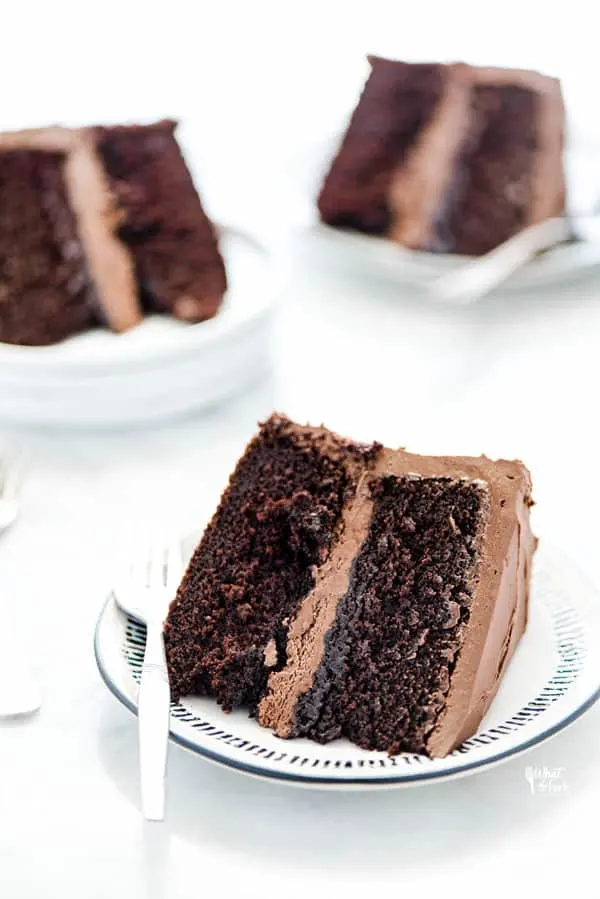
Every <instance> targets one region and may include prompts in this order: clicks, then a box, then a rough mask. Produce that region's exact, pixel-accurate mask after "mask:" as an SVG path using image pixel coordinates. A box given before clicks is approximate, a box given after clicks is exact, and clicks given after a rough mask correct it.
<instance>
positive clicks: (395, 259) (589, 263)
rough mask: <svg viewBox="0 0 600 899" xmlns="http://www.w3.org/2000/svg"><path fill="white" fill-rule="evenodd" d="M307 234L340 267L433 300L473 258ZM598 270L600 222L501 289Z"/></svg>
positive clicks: (360, 237) (322, 231) (335, 232)
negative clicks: (434, 290) (435, 285)
mask: <svg viewBox="0 0 600 899" xmlns="http://www.w3.org/2000/svg"><path fill="white" fill-rule="evenodd" d="M307 236H308V237H309V238H310V239H311V241H316V242H318V243H319V244H320V245H321V247H322V250H323V251H326V252H327V253H328V254H329V255H330V258H331V259H332V260H333V261H334V262H335V264H336V265H338V266H347V267H351V268H352V269H353V270H357V269H358V270H360V271H361V273H362V274H363V275H364V276H368V277H369V278H370V279H374V278H375V279H381V278H385V279H386V280H394V281H396V282H397V283H399V284H404V285H406V286H409V285H410V286H411V287H416V288H417V289H418V288H422V289H423V296H425V297H428V298H429V297H430V295H429V293H428V292H426V290H425V288H426V287H427V286H428V284H429V282H430V281H431V280H432V279H433V278H435V277H439V276H440V275H443V274H444V273H449V272H452V271H455V270H456V269H457V268H459V267H462V266H464V265H465V264H466V263H467V262H469V260H470V259H471V258H472V257H469V256H450V255H445V254H441V253H424V252H417V251H415V250H408V249H406V248H405V247H401V246H399V245H398V244H394V243H392V242H391V241H389V240H386V239H385V238H383V237H372V236H370V235H366V234H359V233H358V232H354V231H343V230H341V229H339V228H332V227H329V226H328V225H324V224H317V225H315V226H314V227H313V228H311V229H310V230H309V231H308V235H307ZM598 267H600V218H599V220H598V229H597V233H596V231H595V230H594V232H593V233H592V234H591V235H590V239H587V240H585V241H580V242H577V243H568V244H563V245H562V246H558V247H555V248H554V249H552V250H548V251H547V252H546V253H543V254H542V255H540V256H538V257H537V258H536V259H533V260H531V262H528V263H527V264H526V265H524V266H523V267H522V268H520V269H519V270H518V271H516V272H515V273H514V274H513V275H511V276H510V278H507V280H506V281H505V282H504V283H503V284H502V286H501V289H502V290H515V291H516V290H529V289H534V288H536V287H542V286H554V285H556V286H558V285H560V284H564V283H570V282H571V281H573V280H575V279H576V278H577V277H580V276H581V275H584V274H586V273H588V272H589V271H591V270H593V269H596V268H598ZM498 289H500V288H498ZM432 301H433V300H432Z"/></svg>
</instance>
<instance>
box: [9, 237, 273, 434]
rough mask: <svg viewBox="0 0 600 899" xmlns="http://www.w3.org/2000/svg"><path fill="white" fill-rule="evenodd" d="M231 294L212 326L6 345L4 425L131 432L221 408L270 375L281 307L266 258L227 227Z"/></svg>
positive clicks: (168, 323) (224, 242)
mask: <svg viewBox="0 0 600 899" xmlns="http://www.w3.org/2000/svg"><path fill="white" fill-rule="evenodd" d="M220 236H221V252H222V253H223V257H224V259H225V265H226V268H227V275H228V282H229V287H228V291H227V294H226V296H225V300H224V303H223V306H222V308H221V311H220V312H219V314H218V315H217V316H216V318H214V319H212V320H211V321H207V322H202V323H200V324H198V325H186V324H183V323H181V322H177V321H175V320H173V319H169V318H165V317H159V316H156V317H152V318H148V319H146V320H145V321H144V322H143V323H142V324H141V325H140V326H139V327H137V328H135V329H134V330H133V331H129V332H127V333H126V334H121V335H116V334H112V333H110V332H109V331H104V330H99V331H94V332H89V333H86V334H82V335H81V336H79V337H77V338H72V339H70V340H67V341H65V342H64V343H61V344H58V345H56V346H51V347H42V348H40V347H22V346H10V345H8V344H0V418H2V419H3V420H5V421H7V420H8V421H11V422H13V423H19V424H26V423H36V424H43V425H71V426H82V427H90V426H91V427H94V426H100V427H101V426H117V427H118V426H121V425H126V426H129V425H131V424H136V423H140V424H141V423H144V422H150V421H153V420H158V419H161V418H166V417H171V416H176V415H179V414H181V415H183V414H184V413H186V412H189V411H192V410H197V409H200V408H203V407H204V408H205V407H209V406H213V405H216V404H217V403H219V402H220V401H221V400H223V399H225V398H226V397H227V396H229V395H231V394H233V393H235V392H236V391H238V390H240V389H241V388H243V387H245V386H247V385H249V384H251V383H252V382H254V381H257V380H258V379H259V378H261V377H262V376H264V374H265V373H266V370H267V367H268V352H267V346H266V345H267V342H268V331H269V327H270V322H271V318H272V311H273V303H274V284H273V283H272V281H271V275H270V267H269V260H268V256H267V253H266V251H265V250H264V248H263V247H261V246H260V244H258V243H257V242H256V241H255V240H254V239H253V238H251V237H249V236H247V235H246V234H244V233H242V232H240V231H236V230H234V229H231V228H221V229H220Z"/></svg>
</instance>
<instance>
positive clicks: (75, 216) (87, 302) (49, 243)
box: [0, 121, 227, 345]
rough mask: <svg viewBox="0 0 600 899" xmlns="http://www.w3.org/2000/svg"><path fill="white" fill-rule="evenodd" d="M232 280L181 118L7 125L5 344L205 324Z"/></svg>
mask: <svg viewBox="0 0 600 899" xmlns="http://www.w3.org/2000/svg"><path fill="white" fill-rule="evenodd" d="M226 286H227V283H226V275H225V267H224V264H223V259H222V258H221V255H220V253H219V248H218V243H217V236H216V233H215V230H214V228H213V225H212V223H211V222H210V220H209V219H208V217H207V216H206V213H205V212H204V209H203V207H202V204H201V202H200V198H199V196H198V193H197V191H196V189H195V187H194V184H193V182H192V178H191V176H190V173H189V171H188V169H187V166H186V164H185V161H184V159H183V156H182V154H181V151H180V149H179V146H178V144H177V141H176V138H175V123H174V122H171V121H162V122H157V123H155V124H152V125H144V126H141V125H131V126H112V127H95V128H82V129H70V128H62V127H52V128H40V129H34V130H26V131H19V132H11V133H6V134H0V342H6V343H17V344H30V345H43V344H51V343H56V342H58V341H60V340H62V339H64V338H66V337H69V336H71V335H73V334H76V333H78V332H80V331H83V330H86V329H88V328H91V327H94V326H98V325H105V326H107V327H109V328H111V329H112V330H114V331H117V332H122V331H127V330H128V329H130V328H132V327H134V326H135V325H137V324H139V322H140V321H141V320H142V318H143V315H144V312H145V311H155V312H165V313H169V314H172V315H173V316H175V317H176V318H179V319H182V320H184V321H188V322H199V321H203V320H205V319H207V318H211V317H212V316H214V315H215V314H216V312H217V311H218V309H219V306H220V304H221V301H222V299H223V295H224V293H225V290H226Z"/></svg>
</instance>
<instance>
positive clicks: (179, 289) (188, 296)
mask: <svg viewBox="0 0 600 899" xmlns="http://www.w3.org/2000/svg"><path fill="white" fill-rule="evenodd" d="M175 127H176V123H175V122H171V121H163V122H157V123H155V124H153V125H144V126H141V125H131V126H119V127H102V128H100V127H98V128H95V129H93V131H92V134H93V140H94V142H95V145H96V148H97V151H98V154H99V156H100V158H101V160H102V163H103V165H104V167H105V169H106V172H107V175H108V178H109V182H110V187H111V190H112V192H113V194H114V195H115V197H116V199H117V203H118V206H119V209H120V213H121V215H120V221H119V223H118V235H119V237H120V239H121V240H122V241H123V242H124V244H125V245H126V246H127V247H128V249H129V251H130V252H131V254H132V256H133V259H134V262H135V270H136V274H137V278H138V281H139V284H140V289H141V295H142V299H143V302H144V304H145V306H146V307H147V308H148V309H150V310H152V311H159V312H170V313H172V314H173V315H175V316H176V317H177V318H180V319H183V320H185V321H190V322H198V321H203V320H204V319H208V318H212V317H213V316H214V315H215V314H216V312H217V310H218V308H219V306H220V305H221V301H222V299H223V295H224V293H225V290H226V287H227V283H226V276H225V267H224V265H223V260H222V258H221V255H220V253H219V249H218V244H217V238H216V235H215V232H214V229H213V226H212V224H211V222H210V220H209V219H208V218H207V216H206V214H205V212H204V210H203V208H202V204H201V202H200V198H199V197H198V194H197V192H196V189H195V187H194V184H193V182H192V178H191V176H190V173H189V171H188V169H187V166H186V164H185V161H184V159H183V156H182V155H181V151H180V149H179V146H178V144H177V141H176V140H175V136H174V131H175Z"/></svg>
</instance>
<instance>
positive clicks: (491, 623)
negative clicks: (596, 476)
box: [258, 450, 536, 756]
mask: <svg viewBox="0 0 600 899" xmlns="http://www.w3.org/2000/svg"><path fill="white" fill-rule="evenodd" d="M386 475H391V476H396V477H400V476H407V475H408V476H410V475H415V476H417V477H418V476H422V477H435V478H439V477H447V478H451V479H460V480H462V479H465V480H468V481H475V482H479V483H483V484H484V485H485V487H486V491H487V493H488V496H489V510H488V514H487V523H486V526H485V533H484V535H483V538H482V545H481V555H480V558H479V561H478V564H477V565H476V568H475V572H474V578H475V579H476V583H475V584H474V589H473V604H472V606H471V613H470V621H469V624H468V626H467V628H466V632H465V637H464V642H463V645H462V648H461V650H460V653H459V657H458V660H457V662H456V666H455V668H454V671H453V673H452V676H451V680H450V688H449V691H448V693H447V696H446V702H445V707H444V710H443V711H442V713H441V714H440V717H439V718H438V720H437V722H436V725H435V727H434V729H433V731H432V733H431V734H430V736H429V739H428V752H429V753H430V754H431V755H433V756H443V755H446V754H447V753H448V752H450V751H451V750H452V749H453V748H455V747H456V746H458V745H459V744H460V743H461V742H462V741H463V740H465V739H467V737H469V736H471V735H472V734H473V733H474V732H475V731H476V729H477V727H478V726H479V723H480V721H481V718H482V717H483V715H484V714H485V711H486V710H487V708H488V706H489V704H490V702H491V700H492V699H493V697H494V695H495V692H496V689H497V687H498V684H499V682H500V679H501V677H502V674H503V672H504V670H505V668H506V666H507V664H508V662H509V660H510V658H511V656H512V653H513V651H514V648H515V646H516V644H517V642H518V640H519V638H520V636H521V634H522V633H523V631H524V629H525V626H526V621H527V600H528V582H529V571H530V566H531V558H532V555H533V552H534V550H535V545H536V541H535V538H534V537H533V536H532V533H531V530H530V527H529V506H530V505H531V504H532V502H531V482H530V478H529V474H528V472H527V470H526V468H525V467H524V466H523V465H522V464H521V463H520V462H507V461H498V462H493V461H491V460H489V459H487V458H486V457H484V456H482V457H480V458H469V457H456V458H452V457H426V456H419V455H413V454H411V453H406V452H404V451H403V450H399V451H392V450H382V451H381V452H380V453H379V454H378V456H377V458H376V459H375V461H374V464H373V465H372V467H371V470H370V471H365V473H364V474H363V477H362V478H361V480H360V481H359V484H358V487H357V490H356V492H355V495H354V496H353V497H352V498H351V499H350V500H349V501H348V503H347V505H346V508H345V510H344V514H343V525H342V528H341V535H340V539H339V541H338V543H337V544H336V545H335V546H334V547H333V549H332V551H331V553H330V556H329V558H328V560H327V562H326V563H325V564H324V565H323V566H321V568H320V569H319V570H318V571H317V573H316V579H315V586H314V588H313V590H312V591H311V593H310V594H309V595H308V596H307V597H306V598H305V599H304V601H303V603H302V605H301V607H300V609H299V611H298V613H297V614H296V616H295V618H294V620H293V621H292V623H291V625H290V629H289V632H288V642H287V663H286V665H285V667H284V668H283V669H282V670H281V671H278V672H274V673H272V674H271V675H270V677H269V681H268V690H267V694H266V695H265V697H264V698H263V700H262V701H261V703H260V705H259V710H258V717H259V721H260V723H261V724H262V725H264V726H267V727H271V728H272V729H273V730H275V732H276V733H277V734H278V735H279V736H282V737H289V736H290V735H291V734H292V730H293V723H294V715H295V709H296V706H297V703H298V700H299V698H300V697H301V696H303V695H304V694H305V693H306V692H307V691H308V690H309V689H310V688H311V686H312V684H313V681H314V678H315V676H316V673H317V671H318V669H319V666H320V665H321V663H322V661H323V658H324V654H325V639H326V636H327V633H328V632H329V630H330V628H331V627H332V625H333V622H334V619H335V615H336V610H337V606H338V604H339V602H340V601H341V599H342V597H343V595H344V593H345V592H346V590H347V588H348V583H349V578H350V571H351V566H352V562H353V560H354V558H355V556H356V555H357V553H358V551H359V549H360V547H361V545H362V543H363V540H364V539H365V536H366V533H367V530H368V527H369V522H370V519H371V515H372V511H373V500H372V498H371V493H370V490H369V483H370V482H371V481H372V480H373V479H374V478H378V477H383V476H386Z"/></svg>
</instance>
